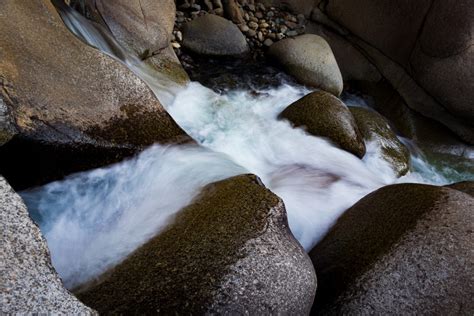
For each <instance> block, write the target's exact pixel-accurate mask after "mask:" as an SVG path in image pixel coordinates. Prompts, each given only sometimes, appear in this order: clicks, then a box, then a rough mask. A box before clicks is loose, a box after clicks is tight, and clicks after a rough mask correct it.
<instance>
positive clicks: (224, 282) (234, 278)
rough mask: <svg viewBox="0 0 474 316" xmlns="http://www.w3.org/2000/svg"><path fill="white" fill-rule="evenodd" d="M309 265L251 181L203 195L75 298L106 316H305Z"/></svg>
mask: <svg viewBox="0 0 474 316" xmlns="http://www.w3.org/2000/svg"><path fill="white" fill-rule="evenodd" d="M315 290H316V276H315V273H314V269H313V267H312V264H311V261H310V260H309V258H308V256H307V254H306V253H305V251H304V250H303V248H302V247H301V246H300V245H299V244H298V242H297V241H296V240H295V238H294V237H293V235H292V234H291V232H290V230H289V228H288V222H287V218H286V211H285V207H284V205H283V202H282V201H281V200H280V198H278V197H277V196H276V195H274V194H273V193H272V192H270V191H269V190H267V189H266V188H265V187H263V186H262V184H261V182H260V180H259V179H258V178H257V177H255V176H253V175H241V176H237V177H233V178H229V179H226V180H223V181H220V182H216V183H214V184H210V185H208V186H207V187H205V188H204V190H203V191H202V192H201V194H200V195H199V196H198V197H197V198H196V199H195V200H194V201H193V202H192V203H191V204H190V205H189V206H187V207H186V208H184V209H183V210H181V211H180V213H178V215H177V217H176V218H175V220H174V222H173V223H172V224H170V226H169V227H168V229H167V230H165V231H164V232H163V233H161V234H160V235H158V236H156V237H154V238H153V239H152V240H150V241H149V242H148V243H146V244H145V245H144V246H142V247H141V248H139V249H137V250H136V251H135V252H134V253H133V254H132V255H131V256H130V257H128V258H127V259H126V260H125V261H123V262H122V263H121V264H119V265H118V266H117V267H116V268H114V269H113V270H112V271H111V272H110V273H109V274H108V275H107V274H106V276H105V279H104V280H103V282H102V283H100V284H98V285H92V287H91V288H89V289H87V290H85V291H84V292H81V293H79V294H78V296H79V297H80V298H81V300H82V301H83V302H86V303H87V304H89V305H90V306H93V307H94V308H96V309H97V310H98V311H99V312H107V313H118V314H128V313H139V314H148V313H156V312H158V313H162V314H183V315H190V314H199V315H201V314H219V315H223V314H232V315H234V314H235V315H245V314H247V315H249V314H250V315H266V314H292V315H303V314H307V313H309V310H310V308H311V304H312V301H313V298H314V293H315Z"/></svg>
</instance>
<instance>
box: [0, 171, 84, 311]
mask: <svg viewBox="0 0 474 316" xmlns="http://www.w3.org/2000/svg"><path fill="white" fill-rule="evenodd" d="M0 231H1V242H0V248H1V249H0V262H1V270H2V277H1V278H2V280H1V302H2V303H1V305H0V313H1V314H4V315H13V314H22V315H26V314H74V315H78V314H82V315H87V314H92V313H93V310H92V309H90V308H88V307H87V306H85V305H84V304H82V303H81V302H79V301H78V300H77V298H75V297H74V296H73V295H72V294H71V293H69V292H68V291H67V290H66V289H65V288H64V286H63V284H62V283H61V279H60V278H59V276H58V275H57V273H56V271H55V270H54V268H53V266H52V265H51V258H50V256H49V250H48V246H47V245H46V241H45V240H44V238H43V236H42V235H41V232H40V230H39V228H38V226H36V224H35V223H34V222H33V221H32V220H31V218H30V216H29V215H28V210H27V209H26V206H25V204H24V203H23V201H22V199H21V197H20V196H19V195H17V194H16V193H15V192H14V191H13V189H12V188H11V187H10V186H9V185H8V183H7V182H6V181H5V179H4V178H3V177H1V176H0Z"/></svg>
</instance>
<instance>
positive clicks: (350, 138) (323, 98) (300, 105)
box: [272, 44, 365, 158]
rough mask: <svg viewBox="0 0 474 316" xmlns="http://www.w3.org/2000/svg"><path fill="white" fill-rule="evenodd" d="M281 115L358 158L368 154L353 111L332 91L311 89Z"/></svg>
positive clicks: (280, 116)
mask: <svg viewBox="0 0 474 316" xmlns="http://www.w3.org/2000/svg"><path fill="white" fill-rule="evenodd" d="M274 45H276V44H274ZM274 45H272V47H273V46H274ZM279 118H284V119H287V120H289V121H290V122H291V123H292V124H293V125H295V126H304V127H305V128H306V130H307V131H308V133H310V134H312V135H315V136H322V137H327V138H329V139H330V140H331V141H333V142H334V143H336V144H337V145H338V146H339V147H341V148H342V149H344V150H347V151H349V152H351V153H353V154H354V155H356V156H358V157H359V158H362V157H363V156H364V154H365V145H364V141H363V139H362V136H361V134H360V132H359V129H358V127H357V124H356V122H355V120H354V118H353V116H352V114H351V112H350V111H349V109H348V108H347V106H346V105H345V104H344V103H343V102H342V101H341V100H339V99H338V98H336V97H335V96H333V95H332V94H330V93H327V92H324V91H318V92H312V93H310V94H308V95H306V96H304V97H303V98H301V99H299V100H298V101H296V102H294V103H292V104H290V105H289V106H288V107H287V108H286V109H285V110H284V111H283V112H282V113H281V114H280V115H279Z"/></svg>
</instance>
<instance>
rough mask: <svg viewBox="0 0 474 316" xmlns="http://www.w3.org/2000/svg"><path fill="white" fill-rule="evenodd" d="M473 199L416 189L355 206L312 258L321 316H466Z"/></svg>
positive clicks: (470, 304)
mask: <svg viewBox="0 0 474 316" xmlns="http://www.w3.org/2000/svg"><path fill="white" fill-rule="evenodd" d="M473 230H474V198H473V197H471V196H470V195H468V194H465V193H462V192H460V191H456V190H452V189H449V188H444V187H436V186H429V185H421V184H397V185H391V186H386V187H383V188H381V189H379V190H377V191H375V192H373V193H371V194H369V195H367V196H366V197H364V198H363V199H361V200H360V201H359V202H357V203H356V204H355V205H354V206H352V207H351V208H350V209H349V210H347V211H346V212H345V213H344V214H343V215H342V216H341V217H340V218H339V220H338V221H337V222H336V224H335V225H334V227H333V228H332V229H331V230H330V232H329V233H328V234H327V236H326V237H325V238H324V239H323V240H322V241H321V242H320V243H319V244H318V245H317V246H316V247H315V248H314V249H313V250H311V252H310V256H311V259H312V260H313V263H314V265H315V268H316V271H317V274H318V292H317V295H316V300H315V305H314V307H313V310H314V311H315V312H317V313H320V314H322V315H368V314H371V315H387V314H397V315H407V314H413V315H432V314H441V315H452V314H456V315H469V314H471V313H472V311H473V310H474V301H473V300H472V297H473V295H474V253H473V251H472V244H473V238H474V237H473Z"/></svg>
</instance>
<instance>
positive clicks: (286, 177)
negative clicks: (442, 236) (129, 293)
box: [22, 12, 447, 288]
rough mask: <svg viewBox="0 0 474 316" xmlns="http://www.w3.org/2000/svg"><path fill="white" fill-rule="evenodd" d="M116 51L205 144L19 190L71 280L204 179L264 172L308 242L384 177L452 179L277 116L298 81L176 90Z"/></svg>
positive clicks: (130, 245)
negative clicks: (398, 169)
mask: <svg viewBox="0 0 474 316" xmlns="http://www.w3.org/2000/svg"><path fill="white" fill-rule="evenodd" d="M62 14H63V15H64V14H66V17H67V18H68V19H69V20H71V21H72V22H71V21H70V24H72V25H76V27H75V29H76V31H77V30H78V29H79V31H78V32H81V31H80V30H81V28H82V29H84V28H85V26H84V23H87V22H84V21H82V20H81V21H79V20H78V17H75V16H73V15H70V14H69V13H67V12H66V13H64V12H63V13H62ZM86 29H87V28H86ZM91 33H93V32H92V31H89V33H88V34H91ZM88 36H89V37H92V38H93V40H94V41H95V42H98V44H97V43H96V44H95V46H96V47H99V48H101V47H102V46H105V44H101V43H102V42H103V41H105V39H101V38H100V36H101V35H100V34H99V35H97V34H95V33H94V34H93V35H87V36H86V35H84V34H82V38H83V39H85V40H86V41H87V37H88ZM91 41H92V39H91ZM90 44H91V45H92V44H94V43H90ZM114 45H118V44H116V43H115V44H114ZM114 51H116V49H115V50H109V51H108V53H109V54H113V53H114ZM123 54H125V55H126V53H123V52H122V55H123ZM116 57H117V58H119V57H122V58H121V60H122V61H123V60H125V61H124V62H125V63H126V64H127V65H128V66H129V67H130V68H131V69H132V70H133V71H134V72H135V73H136V74H138V75H139V76H140V77H141V78H142V79H143V80H144V81H145V82H147V83H148V84H149V85H150V87H152V89H153V91H154V92H155V94H156V95H157V97H158V98H160V99H161V97H162V95H166V96H168V97H166V98H165V99H166V100H167V101H166V102H164V104H165V105H166V107H167V110H168V112H169V113H170V114H171V115H172V116H173V118H174V119H175V120H176V121H177V122H178V123H179V124H180V126H181V127H182V128H183V129H185V130H186V132H188V133H189V134H190V135H191V136H192V137H193V138H194V139H196V140H197V141H198V142H199V143H200V144H201V145H202V146H197V145H194V146H190V145H187V146H183V145H181V146H159V145H156V146H153V147H151V148H149V149H147V150H146V151H144V152H143V153H141V154H140V155H139V156H138V157H136V158H134V159H131V160H127V161H124V162H122V163H119V164H116V165H113V166H110V167H106V168H101V169H97V170H93V171H89V172H84V173H80V174H76V175H72V176H70V177H69V178H68V179H66V180H64V181H58V182H53V183H50V184H47V185H45V186H43V187H40V188H37V189H35V190H32V191H26V192H23V193H22V196H23V198H24V199H25V202H26V203H27V205H28V207H29V209H30V212H31V214H32V215H33V217H34V218H35V219H36V220H37V222H38V223H39V225H40V227H41V229H42V231H43V233H44V235H45V237H46V239H47V241H48V245H49V248H50V250H51V255H52V261H53V264H54V266H55V268H56V269H57V271H58V272H59V274H60V275H61V277H62V278H63V280H64V282H65V284H66V286H67V287H68V288H73V287H75V286H77V285H79V284H81V283H83V282H86V281H88V280H90V279H92V278H94V277H96V276H98V275H100V274H101V273H103V272H104V271H105V270H107V269H108V268H110V267H112V266H113V265H115V264H117V263H118V262H120V261H121V260H122V259H123V258H125V257H126V256H127V255H128V254H130V252H132V251H133V250H134V249H136V248H137V247H138V246H140V245H141V244H143V243H144V242H146V241H147V240H148V239H150V238H151V237H152V236H154V235H156V234H158V233H159V232H160V231H162V230H163V228H164V227H166V225H167V224H168V223H169V222H170V220H172V217H173V215H174V214H176V212H178V211H179V210H180V209H181V208H183V207H184V206H186V205H187V204H188V203H189V202H190V201H191V200H192V199H193V197H195V196H196V194H198V193H199V191H200V190H201V188H202V187H203V186H204V185H206V184H208V183H211V182H214V181H217V180H221V179H224V178H227V177H231V176H234V175H237V174H242V173H247V172H250V173H254V174H256V175H258V176H259V177H260V178H261V179H262V181H263V183H264V184H265V185H266V186H267V187H268V188H270V189H271V190H272V191H273V192H275V193H276V194H277V195H279V196H280V197H281V198H282V199H283V200H284V202H285V205H286V209H287V213H288V220H289V224H290V228H291V231H292V232H293V234H294V235H295V237H296V238H297V239H298V240H299V242H300V243H301V244H302V245H303V246H304V247H305V249H307V250H309V249H311V248H312V246H313V245H314V244H315V243H316V242H317V241H318V240H320V239H321V238H322V237H323V236H324V234H325V233H326V232H327V230H328V229H329V228H330V227H331V225H332V224H333V223H334V222H335V220H336V219H337V218H338V217H339V216H340V215H341V214H342V213H343V212H344V211H345V210H346V209H347V208H349V207H350V206H351V205H353V204H354V203H355V202H356V201H357V200H359V199H360V198H362V197H363V196H364V195H366V194H368V193H369V192H371V191H373V190H375V189H377V188H379V187H381V186H384V185H387V184H390V183H398V182H423V183H436V184H444V183H447V180H446V179H445V178H444V177H442V176H439V175H438V174H437V173H436V170H435V169H433V168H431V167H430V166H429V165H428V164H427V163H426V162H425V161H424V160H423V159H421V158H420V157H418V156H417V157H415V156H414V163H415V164H416V167H417V168H416V170H418V172H416V173H409V174H408V175H407V176H404V177H402V178H400V179H397V178H396V177H395V175H394V173H393V171H392V169H391V168H390V166H388V165H387V163H386V162H385V161H384V160H383V159H382V158H381V153H380V148H379V147H377V144H376V143H368V144H367V149H368V150H367V154H366V156H365V157H364V159H363V160H360V159H359V158H357V157H355V156H354V155H352V154H350V153H348V152H346V151H344V150H341V149H339V148H337V147H336V146H335V145H334V144H332V143H331V142H330V141H328V140H326V139H323V138H321V137H314V136H311V135H308V134H307V133H305V132H304V130H303V129H294V128H292V127H291V126H290V124H289V123H288V122H286V121H282V120H278V119H277V116H278V114H279V113H280V112H281V111H282V110H283V109H284V108H285V107H286V106H288V105H289V104H291V103H292V102H293V101H295V100H297V99H299V98H300V97H302V96H303V95H305V94H307V93H308V92H309V90H307V89H306V88H304V87H302V86H290V85H287V84H282V85H281V86H280V87H278V88H272V89H268V90H262V91H258V93H257V94H255V93H250V92H247V91H231V92H229V93H227V94H225V95H219V94H217V93H215V92H213V91H212V90H210V89H207V88H205V87H203V86H202V85H201V84H199V83H196V82H192V83H190V84H189V85H188V86H187V87H186V88H184V89H181V90H178V89H175V88H173V89H171V90H170V89H168V87H169V86H172V85H171V84H170V85H168V84H167V83H166V82H165V83H163V82H164V81H163V80H164V79H163V78H162V77H158V78H155V77H154V76H153V75H150V72H148V71H147V70H146V67H145V66H143V65H139V66H137V63H136V62H133V63H130V62H126V60H129V58H128V57H127V58H124V57H123V56H116ZM130 58H131V57H130ZM119 59H120V58H119ZM134 60H135V59H134ZM151 74H152V73H151ZM163 87H165V88H163ZM161 92H163V93H161ZM359 101H360V100H357V102H356V103H360V102H359Z"/></svg>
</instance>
